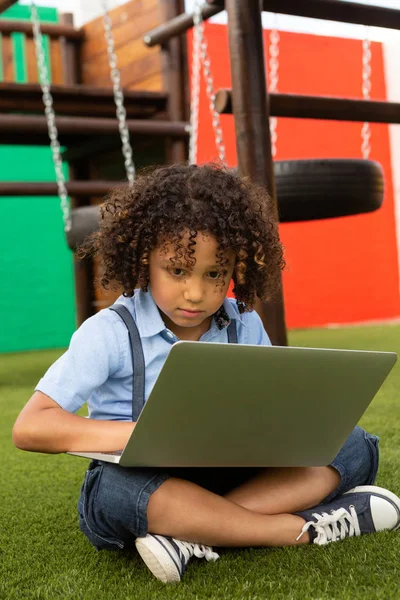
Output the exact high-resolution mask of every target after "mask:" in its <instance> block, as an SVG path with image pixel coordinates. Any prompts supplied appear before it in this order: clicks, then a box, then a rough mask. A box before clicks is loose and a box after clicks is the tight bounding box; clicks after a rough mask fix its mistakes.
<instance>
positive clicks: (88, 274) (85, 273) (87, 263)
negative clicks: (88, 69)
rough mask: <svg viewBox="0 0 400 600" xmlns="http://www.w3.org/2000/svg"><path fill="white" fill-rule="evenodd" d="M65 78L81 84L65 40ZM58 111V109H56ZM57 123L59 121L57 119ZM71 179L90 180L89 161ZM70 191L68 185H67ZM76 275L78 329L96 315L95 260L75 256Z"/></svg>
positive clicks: (80, 200) (75, 202)
mask: <svg viewBox="0 0 400 600" xmlns="http://www.w3.org/2000/svg"><path fill="white" fill-rule="evenodd" d="M62 21H63V22H64V23H67V24H69V25H73V16H72V15H71V14H64V15H63V16H62ZM62 56H63V78H64V83H65V84H67V85H73V84H76V83H80V82H81V76H80V72H79V71H80V69H79V60H78V49H77V47H76V45H75V44H74V42H73V41H70V40H64V44H63V55H62ZM55 109H56V111H57V107H55ZM56 122H57V119H56ZM69 171H70V178H71V179H75V178H83V179H85V180H87V179H88V178H89V165H88V162H87V161H76V162H73V163H70V166H69ZM67 190H68V183H67ZM87 204H88V202H87V198H85V197H84V196H74V197H73V198H71V208H78V207H80V206H86V205H87ZM73 261H74V275H75V303H76V320H77V325H78V327H79V326H80V325H81V324H82V323H83V321H85V320H86V319H88V318H89V317H91V316H92V315H93V314H94V313H95V310H94V300H95V291H94V272H93V271H94V269H93V260H92V259H91V258H84V259H81V260H80V259H78V258H77V257H76V256H75V255H74V256H73Z"/></svg>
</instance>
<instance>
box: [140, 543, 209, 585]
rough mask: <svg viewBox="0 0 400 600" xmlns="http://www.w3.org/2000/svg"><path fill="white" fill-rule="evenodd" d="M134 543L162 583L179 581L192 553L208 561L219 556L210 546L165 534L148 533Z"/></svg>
mask: <svg viewBox="0 0 400 600" xmlns="http://www.w3.org/2000/svg"><path fill="white" fill-rule="evenodd" d="M135 544H136V548H137V551H138V552H139V554H140V556H141V557H142V559H143V561H144V562H145V564H146V565H147V566H148V567H149V569H150V571H151V572H152V573H153V575H154V576H155V577H157V579H159V580H160V581H163V582H164V583H174V582H178V581H180V580H181V576H182V575H183V572H184V570H185V569H186V565H187V564H188V562H189V560H190V559H191V557H192V556H193V555H194V556H196V557H197V558H205V559H206V560H208V561H210V560H214V561H215V560H217V559H218V558H219V555H218V554H217V553H216V552H213V550H212V548H210V546H201V545H200V544H192V543H191V542H182V541H180V540H176V539H175V538H172V537H168V536H165V535H153V534H151V533H149V534H148V535H146V537H142V538H137V540H136V542H135Z"/></svg>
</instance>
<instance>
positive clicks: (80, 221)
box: [31, 0, 135, 250]
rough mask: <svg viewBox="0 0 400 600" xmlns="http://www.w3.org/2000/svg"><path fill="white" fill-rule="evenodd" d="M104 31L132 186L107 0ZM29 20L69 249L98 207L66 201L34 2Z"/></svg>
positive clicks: (91, 226) (90, 225) (92, 223)
mask: <svg viewBox="0 0 400 600" xmlns="http://www.w3.org/2000/svg"><path fill="white" fill-rule="evenodd" d="M102 8H103V15H104V18H103V22H104V33H105V38H106V44H107V53H108V61H109V66H110V76H111V81H112V83H113V91H114V101H115V105H116V115H117V119H118V127H119V132H120V136H121V143H122V154H123V157H124V162H125V169H126V175H127V180H128V183H129V185H133V182H134V179H135V166H134V163H133V158H132V147H131V144H130V136H129V130H128V127H127V125H126V110H125V107H124V96H123V92H122V87H121V77H120V73H119V70H118V68H117V57H116V54H115V44H114V39H113V35H112V29H111V28H112V22H111V17H110V15H109V13H108V7H107V0H102ZM31 22H32V28H33V38H34V42H35V51H36V60H37V65H38V73H39V81H40V86H41V88H42V93H43V103H44V105H45V115H46V120H47V127H48V132H49V137H50V147H51V150H52V157H53V164H54V170H55V173H56V180H57V188H58V195H59V198H60V205H61V210H62V213H63V221H64V231H65V235H66V240H67V244H68V246H69V248H71V250H75V249H76V248H77V247H78V246H79V245H80V244H82V242H83V241H84V239H85V238H86V237H87V236H88V235H89V234H90V233H93V232H94V231H96V229H98V227H99V222H100V207H99V206H82V207H79V208H75V209H72V210H71V207H70V203H69V201H68V192H67V188H66V185H65V176H64V173H63V165H62V158H61V149H60V143H59V141H58V131H57V127H56V123H55V112H54V107H53V98H52V95H51V93H50V78H49V71H48V68H47V64H46V56H45V52H44V49H43V37H42V33H41V30H40V21H39V15H38V11H37V7H36V5H35V3H34V2H32V3H31Z"/></svg>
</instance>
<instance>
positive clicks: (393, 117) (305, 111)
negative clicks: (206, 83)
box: [216, 90, 400, 123]
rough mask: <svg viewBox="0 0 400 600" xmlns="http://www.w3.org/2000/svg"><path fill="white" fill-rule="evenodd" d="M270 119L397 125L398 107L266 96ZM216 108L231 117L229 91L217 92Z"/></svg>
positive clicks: (322, 98)
mask: <svg viewBox="0 0 400 600" xmlns="http://www.w3.org/2000/svg"><path fill="white" fill-rule="evenodd" d="M269 99H270V115H271V116H273V117H292V118H296V119H326V120H332V121H360V122H361V123H363V122H365V121H367V122H369V123H400V103H398V102H379V101H375V100H356V99H353V98H334V97H329V96H303V95H297V94H270V96H269ZM216 108H217V111H218V112H219V113H221V114H232V90H218V92H217V94H216Z"/></svg>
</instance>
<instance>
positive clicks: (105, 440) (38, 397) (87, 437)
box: [12, 392, 136, 453]
mask: <svg viewBox="0 0 400 600" xmlns="http://www.w3.org/2000/svg"><path fill="white" fill-rule="evenodd" d="M135 424H136V423H133V422H130V421H97V420H94V419H86V418H85V417H78V416H77V415H74V414H71V413H69V412H68V411H66V410H64V409H63V408H61V407H60V406H59V405H58V404H57V403H56V402H54V400H52V399H51V398H49V396H46V395H45V394H42V392H35V393H34V394H33V396H32V397H31V399H30V400H29V402H28V403H27V404H26V406H25V407H24V408H23V410H22V412H21V413H20V415H19V417H18V419H17V420H16V422H15V425H14V428H13V433H12V435H13V442H14V444H15V446H17V448H20V449H21V450H30V451H32V452H48V453H57V452H90V451H93V452H95V451H103V452H114V451H116V450H122V449H123V448H124V447H125V444H126V443H127V441H128V439H129V437H130V435H131V433H132V431H133V429H134V427H135Z"/></svg>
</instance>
